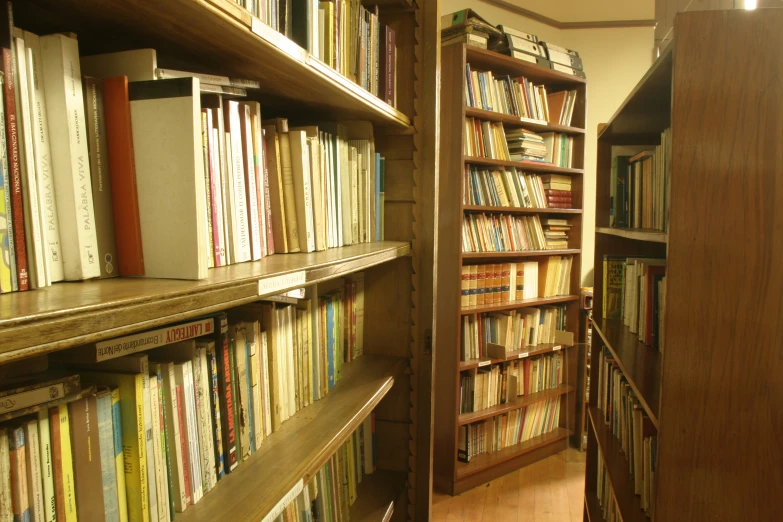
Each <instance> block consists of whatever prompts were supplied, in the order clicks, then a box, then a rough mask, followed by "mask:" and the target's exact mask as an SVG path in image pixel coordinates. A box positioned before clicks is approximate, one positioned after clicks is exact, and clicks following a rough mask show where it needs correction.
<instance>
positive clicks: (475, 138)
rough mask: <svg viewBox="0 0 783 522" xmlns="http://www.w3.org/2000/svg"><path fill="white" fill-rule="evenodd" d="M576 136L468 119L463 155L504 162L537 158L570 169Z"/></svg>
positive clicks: (539, 160)
mask: <svg viewBox="0 0 783 522" xmlns="http://www.w3.org/2000/svg"><path fill="white" fill-rule="evenodd" d="M573 148H574V139H573V138H572V137H570V136H567V135H565V134H561V133H556V132H544V133H541V134H536V133H535V132H532V131H529V130H526V129H522V128H518V129H510V130H508V131H506V130H505V129H504V128H503V124H502V123H497V122H489V121H484V120H480V119H477V118H471V117H468V118H465V142H464V151H463V152H464V154H465V155H466V156H473V157H478V158H489V159H496V160H503V161H535V162H539V163H549V164H552V165H555V166H557V167H564V168H571V165H572V162H573Z"/></svg>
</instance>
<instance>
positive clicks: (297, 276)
mask: <svg viewBox="0 0 783 522" xmlns="http://www.w3.org/2000/svg"><path fill="white" fill-rule="evenodd" d="M306 280H307V274H306V273H305V271H304V270H300V271H299V272H292V273H290V274H283V275H279V276H274V277H267V278H265V279H260V280H259V281H258V295H259V296H264V295H269V294H279V293H281V292H282V291H283V290H285V289H286V288H291V287H294V288H295V287H298V286H303V285H304V284H305V282H306Z"/></svg>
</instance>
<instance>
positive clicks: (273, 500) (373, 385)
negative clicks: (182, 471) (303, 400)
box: [177, 354, 407, 522]
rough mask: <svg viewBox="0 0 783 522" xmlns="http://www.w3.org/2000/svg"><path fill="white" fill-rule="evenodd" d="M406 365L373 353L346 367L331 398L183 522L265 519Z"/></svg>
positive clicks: (284, 429)
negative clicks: (230, 518)
mask: <svg viewBox="0 0 783 522" xmlns="http://www.w3.org/2000/svg"><path fill="white" fill-rule="evenodd" d="M406 365H407V361H406V360H405V359H403V358H395V357H383V356H374V355H369V354H365V355H363V356H362V357H359V358H358V359H356V360H355V361H353V362H351V363H346V364H345V365H344V366H343V378H342V380H341V381H340V382H339V383H337V385H336V386H335V387H334V388H333V389H332V391H330V392H329V394H328V395H327V396H326V397H324V398H323V399H321V400H320V401H316V402H315V403H313V404H311V405H310V406H308V407H307V408H304V409H302V410H301V411H299V412H298V413H297V414H296V415H294V416H293V417H291V418H290V419H289V420H288V421H286V422H284V423H283V424H282V426H281V427H280V429H279V430H278V431H276V432H275V433H273V434H272V435H271V436H270V437H269V439H268V440H266V441H265V442H264V443H263V444H262V445H261V448H260V449H259V450H258V451H257V452H256V453H254V454H253V455H252V456H251V457H250V458H249V459H248V460H247V461H246V462H244V463H243V464H242V465H240V466H239V467H238V468H237V469H236V470H235V471H233V472H232V473H230V474H228V475H226V476H225V477H224V478H223V479H222V480H221V481H220V486H219V487H216V488H215V489H214V490H213V491H210V492H209V493H208V494H207V495H205V496H204V498H202V499H201V501H200V502H199V503H198V504H196V505H194V506H191V507H189V508H188V509H187V510H186V511H185V512H184V513H181V514H179V513H178V514H177V519H178V520H179V519H180V517H181V520H182V521H183V522H202V521H204V522H206V521H211V520H219V519H221V518H222V517H223V516H225V514H226V513H231V516H232V517H233V518H235V519H237V520H261V519H262V518H263V517H264V516H265V515H266V514H267V513H268V512H269V511H270V510H271V509H272V508H273V507H274V506H275V504H277V502H278V500H279V499H281V498H282V497H283V496H284V495H285V494H286V493H287V492H288V491H289V490H290V489H291V488H292V487H293V486H294V485H295V484H296V483H297V481H299V480H300V479H304V483H305V484H306V483H307V482H308V481H309V479H310V478H311V477H312V476H313V475H314V474H315V473H316V472H317V471H318V470H319V469H320V468H321V466H323V464H324V463H325V462H326V460H327V459H328V458H329V457H330V456H331V455H332V454H333V453H334V452H335V451H336V450H337V449H338V448H339V447H340V445H341V444H342V443H343V442H345V441H346V440H347V438H348V437H349V436H350V435H351V433H352V432H353V431H354V430H355V429H356V428H357V427H358V426H359V424H360V423H361V422H362V421H363V420H364V418H365V417H366V416H367V415H369V414H370V412H371V411H372V410H373V408H375V407H376V406H377V405H378V403H380V401H381V399H383V397H384V396H385V395H386V394H387V393H388V392H389V390H391V388H392V386H393V385H394V380H395V378H397V377H399V376H400V374H401V372H402V371H403V368H404V367H405V366H406ZM379 487H381V486H379ZM376 498H378V497H376ZM379 500H380V499H379ZM379 507H380V505H379Z"/></svg>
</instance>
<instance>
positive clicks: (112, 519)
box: [77, 388, 125, 522]
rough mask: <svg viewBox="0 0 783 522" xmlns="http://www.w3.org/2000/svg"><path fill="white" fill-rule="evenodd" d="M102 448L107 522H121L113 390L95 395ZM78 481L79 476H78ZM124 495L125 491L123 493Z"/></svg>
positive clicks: (106, 390) (102, 476) (99, 443)
mask: <svg viewBox="0 0 783 522" xmlns="http://www.w3.org/2000/svg"><path fill="white" fill-rule="evenodd" d="M95 407H96V409H97V414H96V418H97V421H98V427H97V431H98V447H99V448H100V460H101V482H102V486H103V506H104V516H105V520H106V521H107V522H120V504H119V496H118V492H117V466H116V460H115V458H114V422H113V420H112V417H113V415H112V401H111V390H110V389H108V388H102V389H100V390H99V391H98V392H97V393H96V395H95ZM77 480H78V474H77ZM122 493H123V495H124V494H125V491H123V492H122Z"/></svg>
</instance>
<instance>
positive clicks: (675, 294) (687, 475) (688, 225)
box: [584, 9, 783, 522]
mask: <svg viewBox="0 0 783 522" xmlns="http://www.w3.org/2000/svg"><path fill="white" fill-rule="evenodd" d="M781 29H783V10H781V9H758V10H755V11H744V10H735V11H706V12H688V13H680V14H678V15H677V17H676V19H675V26H674V31H675V36H674V41H673V42H672V43H671V44H670V45H669V46H668V47H667V48H666V49H665V50H664V51H663V52H662V53H661V55H660V57H659V58H658V59H657V61H656V62H655V63H654V64H653V66H652V67H651V68H650V70H649V71H648V72H647V74H646V75H645V76H644V77H643V78H642V80H641V81H640V82H639V84H638V85H637V86H636V87H635V88H634V89H633V90H632V91H631V93H630V95H629V96H628V98H627V99H626V100H625V101H624V102H623V103H622V105H621V106H620V108H619V109H618V111H617V112H616V113H615V115H614V116H613V117H612V119H611V120H610V121H609V123H608V124H607V125H605V126H602V128H600V129H599V136H598V160H597V162H598V165H597V200H596V212H597V215H596V242H595V246H596V248H595V267H596V270H595V294H596V299H595V303H596V309H595V313H594V316H593V320H594V337H593V350H592V365H591V385H592V387H591V393H590V408H589V419H590V428H589V430H588V432H589V438H588V450H587V470H586V480H585V514H584V520H586V521H590V522H600V521H601V520H603V515H604V514H603V512H602V507H601V506H600V505H599V501H598V497H597V478H598V476H597V471H598V465H599V459H601V458H602V459H603V460H602V462H603V464H604V466H605V469H606V477H607V483H608V487H609V488H610V490H611V491H612V492H613V494H614V497H615V499H616V508H615V509H616V511H617V513H618V515H619V518H620V519H622V520H624V521H625V522H631V521H639V522H644V521H645V520H649V517H647V516H646V515H645V512H644V511H643V510H642V509H641V505H640V497H639V496H638V495H635V494H634V479H633V477H632V475H631V474H630V472H629V464H628V460H627V457H628V456H627V455H626V454H625V453H624V452H623V451H622V447H621V444H620V442H618V440H617V439H616V438H615V437H614V436H613V434H612V428H611V426H610V425H607V424H606V423H605V422H604V413H603V412H602V411H601V410H600V409H599V408H598V407H597V406H598V403H597V400H598V395H599V390H598V358H599V356H600V353H601V352H602V351H606V352H607V353H608V354H609V355H610V356H611V357H612V358H613V359H614V360H615V361H616V362H617V367H618V368H619V370H620V371H621V372H622V375H623V376H624V377H625V379H626V380H627V382H628V384H629V385H630V388H631V389H632V391H633V393H634V394H635V395H636V396H637V398H638V400H639V403H640V405H641V407H642V408H643V410H644V414H645V415H646V416H647V417H648V418H649V419H650V422H651V424H652V425H653V427H654V433H656V434H657V465H656V468H657V469H656V473H655V476H654V478H653V484H654V490H655V496H654V497H653V498H652V499H651V502H652V507H653V509H652V512H651V514H652V518H653V519H654V520H656V521H669V520H689V521H690V520H692V521H706V520H720V521H729V520H758V521H772V520H777V519H779V518H780V513H779V510H778V509H777V503H776V502H774V501H771V499H773V498H776V497H777V496H779V495H780V493H781V492H782V491H783V481H782V480H781V477H780V475H779V474H776V473H771V470H776V469H780V467H781V463H783V453H781V451H780V449H779V445H777V444H776V443H775V441H776V439H777V433H779V431H780V422H779V419H780V417H779V415H777V416H776V414H772V415H770V413H769V412H776V411H779V409H780V406H781V398H780V394H779V393H778V392H777V391H776V390H779V386H778V385H777V384H773V383H776V382H777V381H778V377H777V376H778V375H779V374H780V372H781V369H782V367H781V365H782V364H783V363H782V362H781V361H782V360H781V357H780V353H779V345H780V343H779V341H778V339H779V335H780V331H779V328H780V320H779V319H780V315H781V305H780V299H779V297H780V295H781V290H782V287H783V279H781V276H780V274H779V273H778V271H776V270H775V269H774V268H773V267H775V266H776V265H778V264H779V263H780V261H781V254H780V249H779V248H777V246H776V245H778V244H779V241H781V240H782V239H783V229H781V228H780V227H778V226H777V223H779V222H780V217H779V215H778V214H779V213H778V211H777V209H778V208H779V207H780V204H781V201H782V199H781V198H782V196H781V194H782V193H781V190H780V187H781V180H782V179H783V161H781V157H782V156H781V152H780V148H779V146H778V142H779V140H780V137H781V136H783V126H781V123H780V118H779V117H778V115H779V114H780V112H781V110H782V109H783V89H782V88H781V86H780V83H779V82H778V81H777V79H778V77H779V71H780V62H781V58H782V56H781V49H783V36H781V35H782V33H781ZM773 115H774V116H773ZM667 128H671V141H672V145H671V163H670V207H669V215H668V228H667V231H666V232H661V231H650V230H639V229H617V228H610V227H609V208H610V204H611V202H610V173H611V166H612V155H613V150H616V149H615V148H616V147H621V146H622V147H625V146H628V145H642V146H652V145H657V144H658V143H659V141H658V140H660V133H661V132H662V131H663V130H664V129H667ZM605 255H622V256H628V257H658V258H665V259H666V262H667V268H666V295H665V311H664V321H665V330H664V332H665V334H664V338H663V346H662V347H661V351H660V352H659V351H658V350H656V349H654V348H651V347H649V346H645V344H644V343H641V342H639V340H638V338H637V336H636V335H634V334H631V333H630V332H629V330H628V328H627V327H625V326H624V325H623V323H622V321H619V320H609V319H604V318H603V313H602V308H601V303H602V299H603V296H604V292H605V289H604V274H603V271H602V269H601V267H602V265H603V259H604V256H605ZM599 450H600V453H599Z"/></svg>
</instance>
